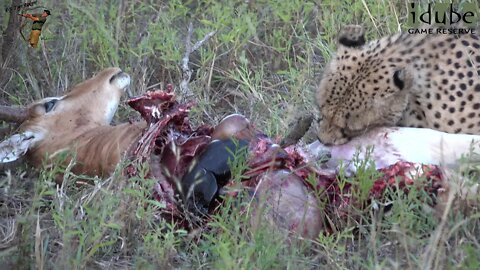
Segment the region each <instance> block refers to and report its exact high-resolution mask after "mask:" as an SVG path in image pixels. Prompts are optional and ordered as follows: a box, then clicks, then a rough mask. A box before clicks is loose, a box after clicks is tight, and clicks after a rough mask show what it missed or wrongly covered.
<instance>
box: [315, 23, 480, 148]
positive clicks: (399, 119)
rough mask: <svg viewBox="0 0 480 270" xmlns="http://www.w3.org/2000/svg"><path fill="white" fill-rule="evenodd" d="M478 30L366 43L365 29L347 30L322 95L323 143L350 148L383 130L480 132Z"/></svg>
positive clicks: (318, 97) (401, 36)
mask: <svg viewBox="0 0 480 270" xmlns="http://www.w3.org/2000/svg"><path fill="white" fill-rule="evenodd" d="M472 30H473V33H469V34H461V35H453V34H409V33H407V32H400V33H397V34H394V35H391V36H387V37H383V38H381V39H379V40H374V41H371V42H369V43H366V42H365V38H364V29H363V28H362V27H361V26H358V25H350V26H346V27H344V28H343V29H342V30H341V32H340V34H339V37H338V49H337V52H336V54H335V56H334V57H333V59H332V60H331V61H330V62H329V63H328V64H327V66H326V68H325V70H324V73H323V76H322V79H321V81H320V84H319V87H318V89H317V91H316V94H315V99H316V102H317V105H318V108H319V111H320V117H319V130H318V134H317V135H318V138H319V140H320V142H322V143H324V144H327V145H339V144H344V143H346V142H348V141H349V140H350V139H352V138H353V137H356V136H358V135H360V134H362V133H364V132H366V131H368V130H370V129H372V128H374V127H377V126H402V127H419V128H430V129H435V130H438V131H443V132H448V133H464V134H477V135H480V36H479V30H480V29H478V28H477V29H472Z"/></svg>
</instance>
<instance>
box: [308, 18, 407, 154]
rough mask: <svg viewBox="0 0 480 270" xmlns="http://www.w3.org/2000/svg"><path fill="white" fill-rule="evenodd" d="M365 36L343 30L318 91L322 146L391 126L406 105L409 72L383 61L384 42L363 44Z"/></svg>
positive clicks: (400, 65)
mask: <svg viewBox="0 0 480 270" xmlns="http://www.w3.org/2000/svg"><path fill="white" fill-rule="evenodd" d="M363 33H364V31H363V28H362V27H361V26H347V27H345V28H343V29H342V31H341V32H340V35H339V38H338V50H337V52H336V54H335V56H334V58H333V59H332V60H331V61H330V63H329V64H328V65H327V67H326V68H325V70H324V73H323V77H322V79H321V82H320V85H319V88H318V89H317V92H316V96H315V98H316V101H317V104H318V107H319V111H320V117H319V130H318V138H319V140H320V141H321V142H322V143H324V144H327V145H328V144H336V145H338V144H344V143H346V142H348V141H349V140H350V139H351V138H353V137H355V136H357V135H359V134H361V133H363V132H365V131H367V130H369V129H370V128H372V127H375V126H389V125H395V124H396V123H397V122H398V121H399V120H400V119H401V117H402V114H403V112H404V111H405V109H406V106H407V105H408V89H409V88H410V87H411V85H412V81H413V76H412V74H411V72H409V70H408V69H407V68H406V67H405V64H404V63H403V62H401V63H397V62H395V61H389V60H387V59H386V58H388V57H384V55H385V54H390V53H391V52H389V51H388V50H389V48H388V45H389V42H388V41H384V40H378V41H374V42H372V43H369V44H365V38H364V35H363ZM387 43H388V44H387ZM390 57H391V56H390ZM390 59H391V58H390ZM399 62H400V61H399Z"/></svg>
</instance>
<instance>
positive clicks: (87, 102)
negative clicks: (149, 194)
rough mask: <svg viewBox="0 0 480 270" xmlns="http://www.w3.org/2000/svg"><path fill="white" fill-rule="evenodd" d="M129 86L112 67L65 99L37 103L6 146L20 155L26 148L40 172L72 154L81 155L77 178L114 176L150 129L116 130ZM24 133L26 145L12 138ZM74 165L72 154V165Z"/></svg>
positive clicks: (141, 126)
mask: <svg viewBox="0 0 480 270" xmlns="http://www.w3.org/2000/svg"><path fill="white" fill-rule="evenodd" d="M129 83H130V77H129V76H128V75H127V74H126V73H123V72H122V71H121V70H120V69H119V68H108V69H105V70H103V71H101V72H100V73H98V74H97V75H96V76H94V77H93V78H91V79H89V80H87V81H85V82H83V83H80V84H78V85H76V86H74V87H73V88H72V89H71V90H70V91H68V93H67V94H66V95H64V96H62V97H53V98H45V99H43V100H40V101H37V102H34V103H33V104H31V105H30V106H28V109H27V114H26V119H25V120H24V121H23V122H22V123H21V125H20V127H19V132H18V133H17V134H16V135H14V136H12V137H10V139H7V140H6V141H4V142H3V143H2V144H3V147H4V148H5V147H10V148H12V147H13V149H14V150H17V148H15V147H16V145H15V144H18V143H25V144H26V145H27V149H26V150H27V152H26V156H27V159H28V161H30V162H31V163H32V164H33V165H34V166H36V167H39V166H41V165H42V164H44V163H45V162H46V163H47V164H48V163H51V162H52V161H53V159H54V158H55V157H56V156H58V154H59V153H61V152H64V151H67V152H69V153H71V154H75V156H76V164H75V166H74V167H73V169H72V171H73V172H74V173H77V174H87V175H91V176H93V175H99V176H106V175H109V174H110V173H111V172H112V171H113V170H114V168H115V166H116V165H117V164H118V163H119V162H120V160H121V158H122V156H123V155H124V153H125V152H126V151H127V150H128V149H129V147H130V146H131V145H132V144H133V143H134V142H136V140H137V138H138V137H139V135H140V134H141V132H142V130H143V129H144V128H145V127H146V123H145V122H138V123H133V124H132V123H124V124H120V125H117V126H111V125H110V122H111V120H112V118H113V115H114V114H115V111H116V110H117V107H118V104H119V102H120V97H121V96H122V94H123V93H124V92H125V88H126V87H127V86H128V85H129ZM55 101H56V102H55ZM49 102H50V103H49ZM52 103H53V105H52ZM19 134H24V135H25V136H23V137H24V138H23V137H22V138H23V139H21V140H20V142H18V139H17V141H16V140H14V139H12V138H14V137H15V136H17V137H18V135H19ZM9 140H10V141H9ZM1 148H2V146H1V145H0V151H1ZM18 151H20V152H21V151H23V149H21V150H18ZM1 158H2V156H1V154H0V159H1ZM70 160H71V156H70V155H69V157H68V158H67V160H66V162H68V161H70ZM0 162H1V161H0Z"/></svg>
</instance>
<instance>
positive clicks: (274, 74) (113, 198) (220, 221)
mask: <svg viewBox="0 0 480 270" xmlns="http://www.w3.org/2000/svg"><path fill="white" fill-rule="evenodd" d="M8 2H9V1H8ZM407 3H408V1H396V2H395V1H380V0H361V1H346V0H343V1H337V0H324V1H301V0H293V1H282V0H271V1H266V0H251V1H243V0H234V1H226V0H220V1H216V0H215V1H214V0H204V1H180V0H172V1H153V0H149V1H134V0H126V1H113V0H108V1H82V4H79V2H78V1H69V0H66V1H59V0H45V1H42V5H44V6H46V7H48V8H49V9H50V10H51V11H52V16H50V17H49V18H48V22H47V24H46V25H45V27H46V28H45V29H44V31H43V33H42V36H43V37H46V40H44V41H42V42H41V43H40V45H41V46H40V48H39V49H37V50H27V48H26V44H25V43H23V41H22V40H21V39H20V38H19V39H18V42H17V44H16V47H14V48H12V50H11V52H10V54H9V55H10V57H12V59H13V61H11V62H9V63H7V64H5V63H4V64H3V65H2V66H1V67H0V103H1V104H3V103H9V104H28V103H29V102H31V101H32V100H34V99H37V98H40V97H43V96H51V95H59V94H61V93H62V92H63V91H65V90H66V89H68V88H69V87H71V86H73V85H74V84H76V83H78V82H80V81H82V80H84V79H86V78H88V77H90V76H91V75H92V74H93V73H95V72H98V71H99V70H101V69H102V68H105V67H108V66H119V67H121V68H122V69H123V70H124V71H126V72H128V73H129V74H131V76H132V79H133V82H132V90H133V92H134V93H137V94H138V93H143V92H145V91H146V90H147V89H152V88H156V87H164V86H165V85H166V84H167V83H173V84H174V85H175V90H176V91H178V85H179V82H180V80H181V68H180V61H181V58H182V57H183V53H184V50H185V44H184V40H185V36H186V33H187V25H188V23H189V22H190V21H191V22H192V23H193V26H194V35H193V37H192V40H193V42H195V41H197V40H199V39H201V38H202V37H203V36H204V35H205V34H206V33H208V32H210V31H217V33H216V34H215V35H214V36H213V37H212V38H211V39H210V40H209V41H208V42H206V43H205V44H204V45H203V46H202V47H201V48H200V49H199V50H198V51H197V52H195V53H194V54H192V55H191V59H190V60H191V62H190V66H191V67H192V68H193V69H194V74H193V76H192V81H191V82H190V88H191V90H192V91H193V93H194V96H195V99H196V101H197V102H198V106H197V107H196V108H195V109H194V110H193V113H192V121H193V122H194V123H196V124H199V123H215V122H218V121H219V120H220V119H221V118H223V117H224V116H225V115H227V114H230V113H233V112H238V113H242V114H244V115H246V116H247V117H248V118H250V119H251V120H252V122H253V123H255V125H256V126H257V127H259V128H261V129H262V130H263V131H265V132H266V133H267V134H268V135H270V136H274V137H277V136H283V135H284V132H285V131H286V130H287V127H288V125H289V123H290V122H291V121H292V120H293V119H295V117H296V115H298V114H302V113H303V112H305V111H308V112H309V111H315V106H314V104H313V101H312V99H313V92H314V89H315V87H316V84H317V83H318V80H319V77H320V76H321V73H322V70H323V67H324V65H325V63H326V62H327V61H328V60H329V59H330V58H331V55H332V53H333V52H334V51H335V46H336V45H335V38H336V35H337V33H338V31H339V29H340V28H341V26H342V25H344V24H354V23H357V24H362V25H364V26H365V28H366V29H367V37H368V38H369V39H373V38H377V37H379V36H382V35H385V34H389V33H394V32H397V31H398V30H399V29H400V28H404V24H405V22H406V4H407ZM3 14H6V13H3ZM7 24H8V16H2V17H1V18H0V25H1V27H2V29H6V27H7ZM27 29H28V27H26V28H25V31H24V32H25V35H28V31H27ZM0 42H3V39H0ZM0 44H1V43H0ZM4 60H5V59H4ZM134 115H135V113H133V112H132V111H131V110H130V109H128V108H127V107H126V106H125V105H122V107H121V108H120V110H119V113H117V116H116V119H115V121H117V122H121V121H125V120H126V119H127V117H132V116H134ZM465 164H466V165H465V166H464V167H465V168H464V169H465V170H467V169H472V166H475V165H471V164H468V163H465ZM477 164H478V163H477ZM235 166H237V168H242V166H244V164H242V163H241V162H240V163H238V164H235ZM358 166H360V167H361V168H363V169H362V170H360V172H361V173H359V175H358V176H357V177H356V178H354V179H351V178H347V177H343V178H342V181H345V183H347V182H350V183H357V184H356V187H355V192H354V194H355V196H358V198H360V200H362V201H363V202H364V205H363V207H364V208H363V209H362V210H361V209H357V208H356V207H355V206H351V209H348V212H349V213H351V215H352V216H351V218H349V219H347V220H346V221H344V222H343V223H338V224H337V228H336V230H335V231H333V232H332V233H331V234H322V235H319V236H318V238H317V239H315V241H301V240H293V242H292V240H288V239H287V236H286V235H285V233H284V232H281V231H272V229H271V228H270V227H268V226H267V225H265V224H260V226H258V227H255V228H254V229H252V226H251V220H250V219H251V218H252V216H253V218H255V215H254V214H253V213H250V212H248V211H249V200H248V197H246V196H239V197H238V198H235V199H233V198H230V199H227V200H226V202H225V206H224V207H223V208H222V209H221V210H219V211H218V212H217V213H216V214H215V215H214V216H213V217H211V219H210V220H209V222H208V225H206V226H205V227H204V228H203V229H202V230H201V231H193V232H187V231H185V230H183V229H181V228H178V227H176V226H174V225H173V224H170V223H169V222H167V221H165V220H162V219H161V218H159V217H158V215H157V213H158V210H159V208H161V207H162V205H159V204H157V203H155V202H154V201H152V200H151V199H150V197H149V196H148V195H149V194H151V190H152V189H151V188H152V185H153V180H151V179H144V178H142V177H138V178H134V179H128V180H127V179H123V178H122V177H120V176H118V174H115V175H113V176H112V177H110V178H108V179H85V177H82V176H76V175H73V174H71V173H69V170H68V168H67V170H66V172H67V173H66V174H65V177H64V180H65V181H64V184H63V186H62V187H60V188H59V187H57V186H56V185H55V184H54V181H55V179H56V177H57V176H56V175H57V173H58V172H59V171H63V170H64V168H59V167H56V166H54V167H52V168H49V169H44V170H41V171H40V172H37V171H34V170H32V169H31V168H29V167H26V166H23V167H19V168H18V169H16V170H14V171H12V172H5V173H4V174H3V176H1V178H0V188H1V191H0V202H1V203H0V236H1V237H0V265H5V266H7V267H11V268H14V267H15V268H18V269H26V268H36V269H90V268H122V269H123V268H136V269H165V268H172V267H176V268H182V269H190V268H193V269H211V268H214V269H332V268H336V269H389V268H392V269H405V268H414V269H415V268H422V267H432V268H464V269H478V268H479V267H480V243H479V239H480V237H479V236H480V230H479V226H480V217H479V214H478V212H477V211H478V208H474V209H473V210H472V211H470V212H468V211H460V210H463V209H455V208H447V211H446V213H445V215H444V218H443V219H439V218H437V217H436V213H435V212H434V211H433V210H431V209H429V208H428V204H427V203H426V200H427V198H426V196H425V194H421V192H419V191H418V190H417V189H415V188H412V189H411V190H410V192H409V193H408V194H404V193H402V192H400V191H391V192H390V193H391V194H390V196H388V198H390V199H389V200H390V202H391V203H393V207H392V209H391V211H390V212H389V213H388V214H385V215H383V214H382V213H381V212H380V213H379V212H378V211H377V210H376V208H377V206H381V204H382V203H386V202H375V203H376V205H375V203H371V204H368V203H367V202H366V201H365V200H364V199H365V195H366V190H368V188H369V187H370V186H371V184H372V182H371V181H372V179H374V178H375V175H377V172H376V171H373V170H370V169H367V166H366V164H358ZM474 169H475V168H474ZM238 171H241V170H240V169H239V170H238ZM474 171H475V170H474ZM477 171H478V168H477ZM234 177H235V178H236V179H239V178H241V174H240V173H235V175H234ZM472 178H473V179H476V180H478V174H477V175H472ZM79 180H81V181H83V182H90V183H93V184H85V185H80V186H79V185H75V184H74V183H75V182H78V181H79ZM241 194H242V193H241ZM319 200H322V198H319ZM476 210H477V211H476ZM1 262H3V263H1Z"/></svg>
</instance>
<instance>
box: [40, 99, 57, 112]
mask: <svg viewBox="0 0 480 270" xmlns="http://www.w3.org/2000/svg"><path fill="white" fill-rule="evenodd" d="M57 101H58V99H52V100H50V101H48V102H45V103H44V104H43V107H45V112H47V113H48V112H50V111H51V110H52V109H53V107H55V104H56V103H57Z"/></svg>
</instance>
